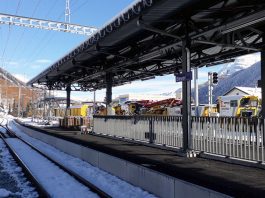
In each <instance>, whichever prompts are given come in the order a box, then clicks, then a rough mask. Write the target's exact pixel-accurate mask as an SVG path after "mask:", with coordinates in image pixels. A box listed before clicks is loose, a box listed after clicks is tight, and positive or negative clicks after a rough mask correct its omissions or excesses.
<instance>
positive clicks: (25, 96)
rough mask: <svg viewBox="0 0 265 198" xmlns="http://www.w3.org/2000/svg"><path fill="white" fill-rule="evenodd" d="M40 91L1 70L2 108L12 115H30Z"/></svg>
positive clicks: (0, 95) (0, 100)
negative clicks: (31, 106)
mask: <svg viewBox="0 0 265 198" xmlns="http://www.w3.org/2000/svg"><path fill="white" fill-rule="evenodd" d="M37 92H38V90H36V89H35V90H33V89H32V88H31V87H28V86H26V84H25V83H24V82H22V81H21V80H19V79H17V78H16V77H15V76H13V75H12V74H10V73H9V72H7V71H6V70H4V69H2V68H0V108H1V109H5V111H6V112H7V111H8V112H9V113H10V114H12V115H15V116H17V115H18V109H20V111H21V113H22V114H24V113H26V112H27V113H28V111H27V109H28V108H29V105H30V103H31V102H32V100H36V99H37Z"/></svg>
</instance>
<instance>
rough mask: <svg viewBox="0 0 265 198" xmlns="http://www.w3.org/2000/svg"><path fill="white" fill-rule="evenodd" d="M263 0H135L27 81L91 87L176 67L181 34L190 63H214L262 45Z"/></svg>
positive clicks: (50, 85)
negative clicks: (109, 77)
mask: <svg viewBox="0 0 265 198" xmlns="http://www.w3.org/2000/svg"><path fill="white" fill-rule="evenodd" d="M264 27H265V1H262V0H251V1H250V0H140V1H136V2H134V3H133V4H132V5H130V6H129V7H128V8H127V9H125V10H124V11H122V12H121V13H120V14H119V15H117V17H115V18H114V19H113V20H111V21H110V22H109V23H107V24H106V25H105V26H104V27H103V28H101V29H99V30H98V32H96V33H95V34H94V35H92V36H91V37H89V38H88V39H87V40H86V41H85V42H83V43H82V44H81V45H79V46H77V47H76V48H75V49H74V50H72V51H71V52H70V53H68V54H66V55H65V56H64V57H62V58H61V59H59V60H58V61H57V62H55V63H54V64H52V65H51V66H50V67H49V68H47V69H46V70H44V71H43V72H42V73H40V74H39V75H37V76H36V77H34V78H33V79H31V80H30V81H29V82H28V84H30V85H33V84H36V83H38V84H43V85H46V86H47V87H48V88H49V89H55V90H62V89H65V88H66V87H67V85H70V84H71V86H72V90H83V91H87V90H88V91H91V90H97V89H102V88H105V87H106V73H111V74H112V80H113V83H112V86H118V85H122V84H125V83H128V82H131V81H134V80H139V79H141V80H146V79H150V78H154V77H155V76H162V75H166V74H172V73H181V72H182V71H181V62H182V60H181V57H182V56H181V54H182V40H183V39H184V37H185V36H186V38H187V37H189V39H190V42H191V47H190V51H191V56H190V58H191V66H192V67H202V66H204V65H207V64H209V65H211V64H218V63H223V62H226V61H230V59H231V58H234V57H236V56H240V55H244V54H247V53H252V52H256V51H260V50H261V48H262V47H263V46H264V43H263V42H262V34H263V32H264Z"/></svg>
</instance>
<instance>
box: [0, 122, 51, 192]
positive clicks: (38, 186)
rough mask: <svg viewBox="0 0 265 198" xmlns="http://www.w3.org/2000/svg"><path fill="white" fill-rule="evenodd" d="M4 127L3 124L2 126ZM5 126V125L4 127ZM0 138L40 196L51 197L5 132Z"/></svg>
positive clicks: (0, 134)
mask: <svg viewBox="0 0 265 198" xmlns="http://www.w3.org/2000/svg"><path fill="white" fill-rule="evenodd" d="M1 127H3V126H1ZM3 128H5V127H3ZM0 138H1V139H2V140H3V142H4V143H5V145H6V147H7V149H8V150H9V152H10V154H11V155H12V157H13V158H14V160H15V161H16V162H17V164H18V165H19V166H20V167H21V168H22V171H23V172H24V174H25V176H26V177H27V178H28V179H29V181H31V183H32V184H33V186H35V187H36V189H37V191H38V194H39V197H50V195H49V193H48V192H47V191H46V190H45V188H44V187H43V186H42V185H41V184H40V183H39V182H38V180H37V179H36V177H35V176H34V175H33V174H32V172H31V171H30V169H29V168H28V166H27V165H26V164H25V163H24V162H23V161H22V160H21V158H20V157H19V156H18V155H17V153H16V152H15V151H14V150H13V149H12V147H11V146H10V145H9V144H8V142H7V141H6V140H5V137H4V135H3V133H2V132H1V133H0Z"/></svg>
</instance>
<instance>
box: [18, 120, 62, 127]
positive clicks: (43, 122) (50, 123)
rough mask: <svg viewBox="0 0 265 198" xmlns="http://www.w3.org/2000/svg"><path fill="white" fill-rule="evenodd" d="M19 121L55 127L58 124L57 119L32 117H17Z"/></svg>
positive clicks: (32, 124)
mask: <svg viewBox="0 0 265 198" xmlns="http://www.w3.org/2000/svg"><path fill="white" fill-rule="evenodd" d="M18 120H19V121H20V122H23V123H24V124H28V125H31V126H37V127H55V126H59V121H58V120H57V119H55V120H49V121H48V120H43V119H36V118H35V119H32V118H18Z"/></svg>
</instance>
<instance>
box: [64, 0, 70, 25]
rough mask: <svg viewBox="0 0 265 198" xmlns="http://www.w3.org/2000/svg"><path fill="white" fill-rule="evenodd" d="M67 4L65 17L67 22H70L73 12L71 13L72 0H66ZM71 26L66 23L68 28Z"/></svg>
mask: <svg viewBox="0 0 265 198" xmlns="http://www.w3.org/2000/svg"><path fill="white" fill-rule="evenodd" d="M65 3H66V5H65V18H64V21H65V23H70V16H71V13H70V0H66V2H65ZM68 28H69V25H66V29H68Z"/></svg>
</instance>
